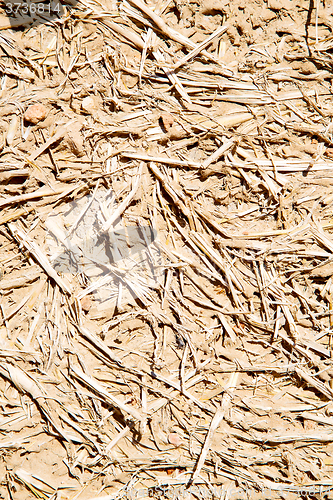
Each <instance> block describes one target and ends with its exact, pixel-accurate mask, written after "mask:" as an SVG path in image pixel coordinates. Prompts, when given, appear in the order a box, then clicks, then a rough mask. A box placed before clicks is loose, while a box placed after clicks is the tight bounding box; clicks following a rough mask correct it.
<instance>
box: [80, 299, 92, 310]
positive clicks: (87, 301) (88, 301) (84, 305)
mask: <svg viewBox="0 0 333 500" xmlns="http://www.w3.org/2000/svg"><path fill="white" fill-rule="evenodd" d="M80 302H81V307H82V310H83V311H84V312H86V313H88V312H89V311H90V308H91V298H90V297H89V295H86V296H85V297H82V299H81V300H80Z"/></svg>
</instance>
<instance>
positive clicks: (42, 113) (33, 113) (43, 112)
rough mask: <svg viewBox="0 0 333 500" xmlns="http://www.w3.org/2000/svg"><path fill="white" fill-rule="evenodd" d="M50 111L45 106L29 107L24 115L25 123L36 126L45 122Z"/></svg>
mask: <svg viewBox="0 0 333 500" xmlns="http://www.w3.org/2000/svg"><path fill="white" fill-rule="evenodd" d="M47 113H48V110H47V109H46V107H45V106H43V104H33V105H32V106H29V107H28V109H27V110H26V112H25V113H24V119H25V121H27V122H29V123H32V124H33V125H36V124H37V123H38V122H40V121H42V120H45V118H46V117H47Z"/></svg>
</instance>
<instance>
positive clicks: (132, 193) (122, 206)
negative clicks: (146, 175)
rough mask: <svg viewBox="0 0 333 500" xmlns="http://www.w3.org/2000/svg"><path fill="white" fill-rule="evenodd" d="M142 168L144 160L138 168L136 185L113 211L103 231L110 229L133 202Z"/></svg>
mask: <svg viewBox="0 0 333 500" xmlns="http://www.w3.org/2000/svg"><path fill="white" fill-rule="evenodd" d="M142 169H143V162H141V163H140V165H139V169H138V174H137V176H136V179H135V182H134V185H133V188H132V190H131V191H130V193H129V194H128V195H127V196H126V198H125V199H124V200H123V201H122V202H121V203H120V205H119V207H118V208H117V210H115V211H114V212H113V214H112V215H111V216H110V217H109V219H108V220H106V221H105V222H104V224H103V226H102V228H101V231H102V232H104V231H108V230H109V229H110V227H111V226H112V225H113V224H114V223H115V222H116V220H117V219H119V217H120V216H121V215H122V213H123V212H124V210H126V208H127V207H128V205H129V204H130V203H131V201H132V200H133V198H134V196H135V193H136V192H137V189H138V187H139V183H140V179H141V174H142Z"/></svg>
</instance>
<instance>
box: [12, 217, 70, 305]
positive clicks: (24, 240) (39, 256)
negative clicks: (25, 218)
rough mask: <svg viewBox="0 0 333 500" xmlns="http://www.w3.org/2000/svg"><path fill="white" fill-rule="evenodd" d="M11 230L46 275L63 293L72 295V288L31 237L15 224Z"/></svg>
mask: <svg viewBox="0 0 333 500" xmlns="http://www.w3.org/2000/svg"><path fill="white" fill-rule="evenodd" d="M9 229H10V231H11V233H12V235H13V237H14V238H15V239H16V241H17V242H18V243H20V244H21V245H23V246H24V247H25V248H26V250H28V252H29V253H30V254H31V255H32V256H33V257H34V258H35V260H36V261H37V262H38V263H39V265H40V266H41V267H42V268H43V269H44V271H45V272H46V274H48V275H49V277H50V278H52V279H53V280H54V281H55V282H56V283H57V285H58V286H59V288H60V289H61V291H62V292H63V293H66V294H69V295H70V294H71V293H72V292H71V288H70V286H69V285H67V284H66V283H65V281H64V280H63V279H62V278H61V277H60V276H59V275H58V273H57V272H56V271H55V269H53V267H52V266H51V264H50V262H49V260H48V258H47V257H46V255H44V253H43V252H42V250H41V249H40V248H39V246H38V245H37V244H36V243H35V242H34V241H32V240H31V239H30V238H29V236H28V235H27V234H26V233H25V232H24V231H23V230H22V229H19V228H18V227H17V226H16V225H15V224H14V223H13V222H12V223H10V224H9Z"/></svg>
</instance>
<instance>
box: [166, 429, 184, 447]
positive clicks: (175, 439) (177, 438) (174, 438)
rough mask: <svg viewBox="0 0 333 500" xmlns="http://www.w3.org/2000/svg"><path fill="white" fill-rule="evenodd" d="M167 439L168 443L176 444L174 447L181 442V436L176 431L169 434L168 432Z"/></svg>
mask: <svg viewBox="0 0 333 500" xmlns="http://www.w3.org/2000/svg"><path fill="white" fill-rule="evenodd" d="M168 441H169V443H170V444H173V445H174V446H176V448H178V447H179V446H180V445H181V444H182V442H183V441H182V439H181V437H180V436H178V434H177V433H176V432H170V434H168Z"/></svg>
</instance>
